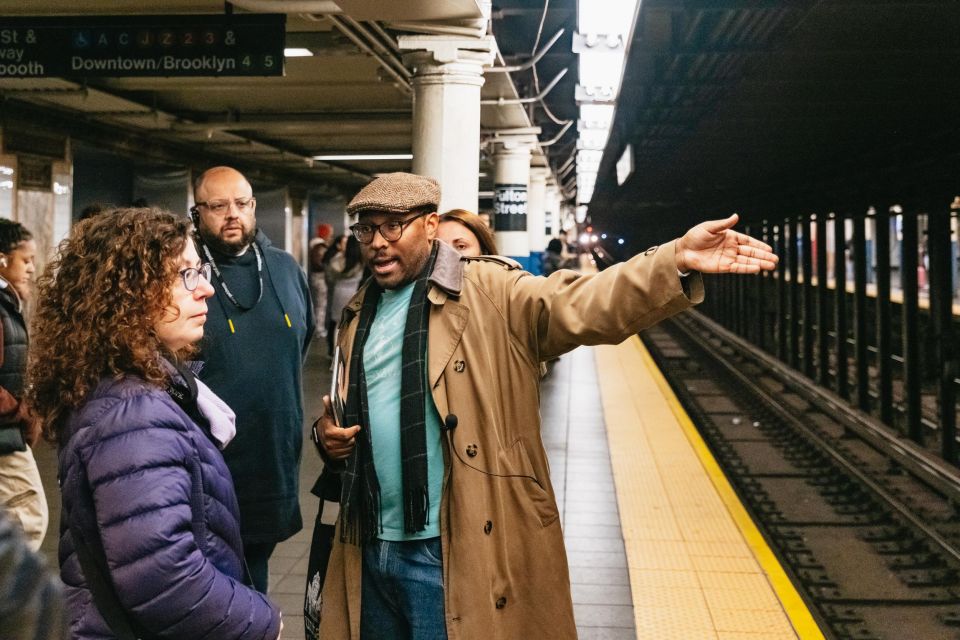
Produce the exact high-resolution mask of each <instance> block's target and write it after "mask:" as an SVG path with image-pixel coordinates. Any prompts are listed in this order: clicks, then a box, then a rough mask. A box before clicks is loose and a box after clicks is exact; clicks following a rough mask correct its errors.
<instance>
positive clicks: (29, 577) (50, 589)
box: [0, 509, 70, 640]
mask: <svg viewBox="0 0 960 640" xmlns="http://www.w3.org/2000/svg"><path fill="white" fill-rule="evenodd" d="M69 637H70V633H69V629H68V627H67V616H66V611H65V610H64V606H63V585H61V584H60V580H59V579H58V578H57V576H56V574H55V573H54V572H53V571H51V570H50V568H49V567H48V566H47V564H46V562H45V561H44V559H43V556H41V555H40V554H38V553H36V552H35V551H34V550H33V549H30V548H29V547H28V545H27V541H26V540H25V539H24V537H23V531H21V530H20V525H19V524H16V523H15V522H14V521H13V520H12V519H11V518H10V514H9V513H7V512H6V511H4V510H3V509H0V638H3V640H67V639H68V638H69Z"/></svg>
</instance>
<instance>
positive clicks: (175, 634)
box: [28, 209, 282, 640]
mask: <svg viewBox="0 0 960 640" xmlns="http://www.w3.org/2000/svg"><path fill="white" fill-rule="evenodd" d="M209 276H210V273H209V267H208V266H206V265H203V264H202V263H201V261H200V258H199V256H198V255H197V251H196V249H195V247H194V244H193V242H191V241H190V223H189V221H188V219H187V218H185V217H181V216H176V215H173V214H171V213H167V212H162V211H157V210H154V209H116V210H113V211H107V212H105V213H102V214H100V215H98V216H96V217H93V218H90V219H88V220H84V221H83V222H80V223H79V224H78V225H77V226H76V227H75V228H74V231H73V235H72V236H71V237H70V238H69V239H67V240H65V241H63V242H62V243H61V245H60V247H59V253H58V255H57V257H56V259H55V260H54V261H52V262H51V263H50V264H49V265H48V266H47V268H46V269H45V271H44V274H43V276H42V277H41V278H40V279H39V283H38V284H39V287H38V288H39V293H40V295H39V300H40V303H39V306H38V308H37V311H36V319H35V323H34V326H33V336H34V342H33V345H32V350H31V353H30V358H29V368H28V378H29V381H30V382H31V383H32V388H31V389H30V391H29V393H28V400H29V402H30V403H31V406H32V407H33V409H34V410H35V411H36V412H37V414H38V415H39V416H40V418H41V419H42V420H43V430H44V435H45V436H46V437H47V438H48V439H49V440H51V441H53V442H55V443H57V445H58V447H59V477H60V480H61V486H62V506H63V509H62V514H61V524H60V551H59V556H60V574H61V577H62V578H63V582H64V584H65V585H66V589H65V594H66V599H67V608H68V612H69V618H70V624H71V635H72V637H74V638H79V639H83V638H98V639H99V638H111V637H131V638H132V637H137V638H211V637H215V638H224V639H227V638H251V639H266V640H273V639H274V638H277V637H278V636H279V633H280V629H281V626H282V625H281V622H280V613H279V611H278V610H277V609H276V608H275V607H274V606H273V605H272V604H271V603H270V602H269V601H268V600H267V599H266V598H265V597H264V596H263V595H262V594H260V593H257V592H256V591H255V590H253V589H252V588H250V587H249V586H248V582H247V580H246V572H245V569H244V564H243V544H242V542H241V540H240V527H239V524H238V518H239V516H238V508H237V499H236V496H235V494H234V489H233V483H232V481H231V479H230V473H229V471H228V470H227V467H226V465H225V464H224V461H223V457H222V455H221V454H220V448H222V447H224V446H225V445H226V444H227V443H228V442H229V441H230V439H231V438H232V437H233V435H234V433H235V429H234V415H233V412H232V411H231V410H230V409H229V408H228V407H227V406H226V405H225V404H224V403H223V402H222V401H221V400H220V399H219V398H217V397H216V396H215V395H214V394H213V393H212V392H211V391H210V390H209V389H208V388H206V387H205V386H204V385H203V383H202V382H201V381H199V380H197V379H195V378H194V376H193V373H192V372H191V370H190V369H189V367H188V363H187V362H186V358H187V357H189V355H190V354H191V353H192V351H193V345H194V343H196V342H197V341H198V340H199V339H200V338H202V337H203V325H204V322H205V321H206V313H207V302H206V300H207V298H209V297H210V296H212V295H213V288H212V287H211V286H210V283H209V281H208V279H209Z"/></svg>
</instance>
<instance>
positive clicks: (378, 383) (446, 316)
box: [319, 174, 777, 640]
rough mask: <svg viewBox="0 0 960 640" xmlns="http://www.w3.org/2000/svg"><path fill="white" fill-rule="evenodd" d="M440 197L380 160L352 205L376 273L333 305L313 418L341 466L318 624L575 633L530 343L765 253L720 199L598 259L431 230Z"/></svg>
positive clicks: (617, 327) (611, 329)
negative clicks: (620, 252) (494, 245)
mask: <svg viewBox="0 0 960 640" xmlns="http://www.w3.org/2000/svg"><path fill="white" fill-rule="evenodd" d="M439 200H440V190H439V187H438V186H437V183H436V182H435V181H434V180H432V179H430V178H424V177H420V176H415V175H410V174H388V175H385V176H381V177H379V178H377V179H376V180H374V181H373V182H371V183H370V184H368V185H367V186H366V187H364V188H363V189H362V190H361V191H360V193H359V194H357V196H356V197H355V198H354V199H353V200H352V201H351V203H350V205H349V206H348V208H347V211H348V213H349V214H351V215H356V216H358V220H357V223H356V224H354V225H353V226H352V227H351V229H352V231H353V233H354V235H355V236H356V238H357V239H358V240H359V241H360V242H361V244H362V246H363V256H364V260H365V261H366V262H367V264H368V265H369V266H370V268H371V270H372V272H373V277H372V279H371V281H370V282H369V283H368V284H367V285H365V286H364V287H363V288H362V289H361V290H360V292H359V293H358V295H357V296H356V297H355V298H354V300H352V301H351V302H350V304H349V305H348V306H347V309H346V311H345V312H344V322H343V326H342V328H341V333H340V339H339V343H340V348H341V350H342V353H343V358H344V376H343V380H342V381H341V384H340V385H339V390H338V391H337V395H338V397H339V398H340V399H342V400H343V411H342V412H341V411H340V410H339V403H338V404H337V405H336V406H333V405H332V404H331V403H330V400H329V398H325V399H324V403H325V405H326V408H327V411H326V413H325V414H324V416H323V417H322V418H321V424H320V427H319V428H320V430H321V442H322V446H323V448H324V452H325V455H326V457H327V459H328V460H329V463H330V464H331V465H336V466H338V467H339V468H341V469H342V480H343V492H342V494H341V510H340V517H339V522H338V529H337V532H338V535H337V537H336V540H335V544H334V548H333V552H332V554H331V556H330V564H329V568H328V569H327V574H326V581H325V584H324V587H323V592H322V603H323V608H322V615H321V622H320V625H321V626H320V637H322V638H337V639H338V640H340V639H347V638H350V639H353V640H356V639H357V638H362V640H376V639H378V638H383V639H386V638H390V639H391V640H403V639H413V640H432V639H443V638H447V637H451V638H481V637H482V638H491V639H493V640H500V639H502V640H507V639H509V640H515V639H516V638H548V637H549V638H551V639H567V638H575V637H576V627H575V625H574V618H573V606H572V603H571V596H570V588H569V577H568V572H567V563H566V554H565V551H564V546H563V537H562V535H561V531H560V522H559V516H558V513H557V505H556V501H555V498H554V492H553V488H552V486H551V484H550V480H549V472H548V468H547V460H546V455H545V453H544V448H543V443H542V441H541V436H540V416H539V406H538V398H539V388H538V387H539V382H540V377H539V375H537V370H538V366H539V363H540V362H541V361H543V360H544V359H546V358H550V357H552V356H556V355H559V354H561V353H565V352H567V351H570V350H571V349H573V348H575V347H576V346H578V345H581V344H599V343H617V342H620V341H622V340H624V339H625V338H627V337H628V336H631V335H633V334H635V333H637V332H638V331H640V330H641V329H643V328H644V327H647V326H650V325H651V324H654V323H655V322H657V321H659V320H661V319H663V318H665V317H667V316H670V315H673V314H675V313H677V312H679V311H681V310H683V309H686V308H688V307H690V306H691V305H693V304H695V303H697V302H699V301H700V300H701V299H702V297H703V285H702V279H701V277H700V275H699V274H698V273H695V272H708V273H757V272H759V271H760V270H761V269H771V268H773V267H774V266H775V264H776V260H777V258H776V256H775V255H773V254H772V253H771V252H770V248H769V247H768V246H767V245H765V244H763V243H762V242H759V241H757V240H754V239H753V238H750V237H749V236H746V235H743V234H741V233H737V232H735V231H733V230H732V227H733V225H734V224H735V223H736V221H737V217H736V216H731V217H729V218H727V219H726V220H719V221H712V222H705V223H702V224H700V225H697V226H696V227H694V228H693V229H691V230H690V231H688V232H687V233H686V234H685V235H684V236H683V237H681V238H678V239H677V240H675V241H672V242H669V243H667V244H664V245H662V246H660V247H658V248H654V249H651V250H649V251H646V252H644V253H643V254H642V255H638V256H636V257H634V258H633V259H632V260H630V261H628V262H625V263H622V264H619V265H616V266H614V267H611V268H609V269H606V270H605V271H603V272H601V273H598V274H595V275H581V274H578V273H576V272H574V271H568V270H561V271H558V272H556V273H554V274H553V275H552V276H550V277H548V278H544V277H535V276H531V275H530V274H528V273H526V272H524V271H522V270H521V269H520V268H519V266H518V265H517V264H516V263H515V262H513V261H512V260H509V259H505V258H499V257H491V256H484V257H480V258H467V257H462V256H461V255H460V254H459V253H457V252H456V251H454V250H453V249H451V248H450V246H449V245H447V244H446V243H443V242H435V241H434V239H435V238H436V234H437V226H438V224H439V222H438V216H437V214H436V210H437V204H438V202H439ZM688 274H689V275H688ZM341 413H342V421H341V422H340V423H339V424H338V423H337V420H336V419H335V418H334V414H338V415H340V414H341ZM448 634H449V635H448Z"/></svg>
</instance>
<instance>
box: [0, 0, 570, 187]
mask: <svg viewBox="0 0 960 640" xmlns="http://www.w3.org/2000/svg"><path fill="white" fill-rule="evenodd" d="M244 4H246V5H250V4H259V5H263V6H267V7H269V6H277V7H278V8H282V7H283V6H284V5H286V6H291V5H293V4H297V5H298V6H305V5H311V6H314V5H315V6H320V5H324V4H329V3H322V2H316V3H307V2H299V3H290V2H286V3H285V2H281V1H279V0H277V1H273V0H248V2H246V3H244V2H242V1H241V0H237V2H235V3H234V6H233V10H234V11H235V12H237V13H244V12H246V11H245V9H244V8H243V6H242V5H244ZM338 4H339V6H340V8H341V9H342V12H341V13H337V14H331V15H324V14H310V13H302V12H300V13H290V14H288V17H287V46H288V47H305V48H308V49H310V50H312V51H313V52H314V54H315V55H314V56H312V57H303V58H287V60H286V68H285V75H284V76H283V77H264V78H260V77H251V78H210V77H205V78H91V79H89V80H87V81H85V82H84V81H79V82H78V81H67V80H62V79H37V80H29V79H0V116H2V117H3V119H4V122H6V123H7V124H8V127H7V128H8V130H11V129H19V128H21V127H23V126H35V127H36V128H38V129H41V130H56V129H63V130H68V131H70V133H71V135H72V137H73V138H74V139H75V140H80V141H83V142H87V143H88V144H89V143H92V144H93V145H95V146H97V147H100V148H104V149H108V150H110V151H111V152H119V153H122V154H124V155H127V156H129V157H130V158H131V161H132V162H141V163H147V162H149V163H153V162H158V161H165V162H169V163H171V164H176V163H178V162H179V163H183V164H196V165H209V164H210V163H212V162H220V161H222V162H232V163H234V164H241V163H243V162H244V161H246V162H247V163H248V166H247V169H248V170H252V169H253V168H254V167H259V168H260V169H262V170H263V173H264V176H263V177H264V178H269V177H270V176H273V177H275V178H277V179H284V180H291V181H294V182H298V183H300V184H303V185H304V186H306V187H311V186H314V185H317V184H322V185H328V186H330V187H331V188H334V189H340V190H342V191H344V192H347V193H349V192H352V191H355V189H356V187H357V186H358V185H361V184H363V183H364V182H365V181H366V180H368V179H369V176H371V175H373V174H374V173H378V172H385V171H396V170H409V169H410V167H411V162H410V161H409V160H399V161H398V160H391V161H377V162H369V161H358V162H340V161H338V162H309V160H308V159H309V158H311V157H312V156H314V155H330V154H344V153H354V154H357V153H410V151H411V135H412V127H411V114H412V92H411V91H410V89H409V87H408V86H407V87H405V86H403V83H402V82H399V81H398V80H397V79H396V77H394V76H393V75H391V74H390V73H388V72H387V71H385V70H384V65H383V64H381V63H379V62H378V61H377V60H376V59H375V58H374V57H373V56H372V55H371V54H370V52H368V51H363V50H361V48H360V47H359V46H358V45H357V43H356V42H355V41H354V39H352V38H351V37H350V35H349V34H348V33H346V31H350V32H351V33H352V34H353V35H354V36H356V35H357V34H358V33H359V32H360V31H365V32H366V33H367V34H373V35H374V37H375V38H377V39H378V40H379V42H380V43H381V44H383V45H384V46H383V51H381V52H380V53H381V56H382V57H384V58H392V59H393V62H395V63H396V64H395V65H394V68H396V67H398V66H399V67H401V68H402V66H403V65H402V63H400V62H399V60H400V56H401V53H400V52H399V51H398V50H396V49H394V46H395V44H396V41H397V38H398V37H400V36H401V35H403V34H407V33H413V32H414V31H415V30H414V29H411V28H407V27H404V26H402V25H403V23H407V24H409V23H420V24H432V25H434V26H444V25H445V26H453V27H457V26H459V25H469V24H470V23H471V21H476V20H477V19H478V18H481V16H482V13H481V10H480V6H479V3H478V2H477V1H476V0H442V1H437V0H404V1H403V2H395V1H393V0H343V1H342V2H339V3H338ZM544 4H545V3H544V2H543V1H542V0H504V1H500V2H496V3H495V4H494V6H493V9H492V12H491V14H492V20H491V24H490V31H491V33H493V34H494V37H495V38H496V40H497V45H498V48H499V52H500V55H499V58H498V61H497V62H496V65H497V66H503V65H504V64H520V63H523V62H524V61H526V60H529V59H530V57H531V53H532V52H533V50H534V45H535V43H536V35H537V30H538V27H539V25H540V22H541V18H542V17H543V9H544ZM548 6H549V10H548V12H547V15H546V16H545V17H544V18H543V30H542V37H541V41H540V42H541V44H543V43H544V42H545V41H546V40H547V39H548V38H549V37H550V36H552V35H553V34H554V33H555V32H556V31H557V30H558V29H560V28H565V34H564V36H563V37H562V39H561V40H560V41H559V42H558V43H557V45H556V46H555V47H554V48H553V49H552V50H551V53H549V54H548V55H546V56H545V57H544V58H543V59H542V60H541V62H540V63H539V64H538V65H537V69H538V77H539V86H540V87H541V88H542V86H543V85H544V84H546V82H547V81H549V80H550V79H552V78H553V77H554V76H555V75H556V74H557V73H558V72H559V71H560V70H561V69H562V68H565V67H569V68H570V72H568V74H567V77H565V78H564V79H563V80H562V81H561V82H560V83H559V84H558V85H557V87H556V88H555V89H554V91H552V92H551V94H550V95H549V96H548V97H547V104H548V108H550V109H551V112H552V113H555V115H557V116H558V119H560V121H561V122H564V121H565V120H568V119H571V118H573V119H574V120H575V119H576V108H575V105H574V103H573V91H574V90H573V87H574V84H575V83H576V65H575V64H574V61H575V58H574V56H573V54H572V53H571V52H570V39H571V34H572V32H573V31H574V29H575V27H576V24H575V20H576V16H575V6H576V5H575V2H574V0H552V1H551V2H550V3H549V5H548ZM224 10H225V3H224V2H222V1H216V0H169V1H167V2H156V1H153V0H85V1H84V2H80V3H78V2H75V1H72V0H71V1H68V0H30V2H22V1H16V0H0V16H23V15H76V14H82V15H98V14H99V15H115V14H134V15H149V14H157V13H163V14H192V13H222V12H223V11H224ZM338 23H339V24H338ZM537 86H538V85H536V84H535V83H534V81H533V76H532V72H531V71H521V72H516V73H511V74H505V73H497V74H488V75H487V77H486V83H485V85H484V87H483V89H482V98H484V99H494V100H495V99H498V98H506V99H508V100H509V99H517V98H525V97H528V96H530V95H535V93H536V87H537ZM31 123H32V125H31ZM541 123H542V133H541V135H540V138H541V139H542V140H549V139H550V138H553V137H554V135H555V134H556V133H558V132H559V131H560V130H561V128H562V126H561V125H560V124H557V123H555V122H554V121H552V120H551V119H550V118H549V116H548V114H547V113H546V111H545V110H544V108H543V107H542V106H533V107H529V106H527V105H508V106H484V107H483V109H482V116H481V127H482V128H483V131H484V135H485V136H488V137H489V136H492V135H493V133H494V131H495V130H498V129H503V128H518V127H530V126H541ZM10 124H13V126H9V125H10ZM575 132H576V127H575V126H571V127H570V128H569V129H568V131H567V133H566V134H565V136H564V137H563V139H562V140H559V141H557V143H556V144H555V145H553V146H550V147H547V146H544V147H543V148H541V149H539V150H538V153H539V154H540V156H541V157H542V159H541V160H540V162H541V163H542V164H546V163H547V162H553V163H554V164H556V163H558V162H563V161H565V160H566V159H567V158H568V157H569V155H570V154H571V153H573V151H574V144H573V140H574V136H575ZM145 137H146V138H148V139H149V141H148V142H146V143H145V142H144V139H145ZM560 154H565V155H563V157H562V158H561V157H560ZM483 157H484V158H485V155H484V156H483ZM481 171H482V172H483V173H485V174H486V177H485V180H486V184H484V179H481V189H484V188H485V187H486V188H490V180H491V178H490V176H492V170H490V168H489V166H487V164H486V162H484V164H483V165H482V168H481Z"/></svg>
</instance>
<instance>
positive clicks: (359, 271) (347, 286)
mask: <svg viewBox="0 0 960 640" xmlns="http://www.w3.org/2000/svg"><path fill="white" fill-rule="evenodd" d="M345 237H346V240H345V241H344V242H343V249H342V251H340V252H339V253H337V254H336V255H334V256H333V258H332V259H331V260H330V262H329V264H328V265H327V283H328V284H327V287H328V288H329V296H330V301H329V305H328V308H327V313H328V314H329V315H328V316H327V322H328V325H327V326H328V333H327V341H328V346H329V348H330V355H331V356H332V355H333V345H334V344H336V328H337V326H338V325H339V324H340V315H341V314H342V313H343V308H344V307H345V306H347V303H348V302H350V298H352V297H353V294H355V293H356V292H357V289H359V288H360V282H361V280H362V279H363V263H362V262H361V261H360V243H359V242H357V239H356V238H354V237H353V235H352V234H351V235H350V236H345Z"/></svg>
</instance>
